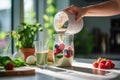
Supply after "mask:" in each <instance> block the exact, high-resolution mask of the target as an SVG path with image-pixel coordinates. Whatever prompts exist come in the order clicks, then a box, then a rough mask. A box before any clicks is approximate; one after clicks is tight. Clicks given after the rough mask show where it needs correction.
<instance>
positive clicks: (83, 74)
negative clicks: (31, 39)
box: [0, 59, 120, 80]
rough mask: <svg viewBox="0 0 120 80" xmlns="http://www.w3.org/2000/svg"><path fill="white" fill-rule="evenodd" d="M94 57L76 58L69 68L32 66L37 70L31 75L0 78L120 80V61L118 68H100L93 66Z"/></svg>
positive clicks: (14, 79)
mask: <svg viewBox="0 0 120 80" xmlns="http://www.w3.org/2000/svg"><path fill="white" fill-rule="evenodd" d="M93 61H94V59H75V60H74V62H73V67H71V68H70V67H69V69H68V68H67V69H65V68H58V67H54V66H49V67H48V68H46V69H40V68H38V67H31V66H28V68H34V69H35V70H36V74H35V75H31V76H12V77H0V80H120V76H119V75H120V61H114V62H115V65H116V68H115V69H109V70H98V69H94V68H93V67H92V62H93Z"/></svg>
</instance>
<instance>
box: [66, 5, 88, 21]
mask: <svg viewBox="0 0 120 80" xmlns="http://www.w3.org/2000/svg"><path fill="white" fill-rule="evenodd" d="M64 11H67V12H70V13H71V14H74V15H75V16H76V17H75V20H76V21H77V22H79V21H80V20H81V19H82V18H83V17H84V15H85V13H86V10H85V9H84V8H81V7H77V6H74V5H72V6H70V7H68V8H65V9H64Z"/></svg>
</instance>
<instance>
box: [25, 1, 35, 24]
mask: <svg viewBox="0 0 120 80" xmlns="http://www.w3.org/2000/svg"><path fill="white" fill-rule="evenodd" d="M35 18H36V13H35V7H34V0H24V20H25V22H29V23H35V22H36V19H35Z"/></svg>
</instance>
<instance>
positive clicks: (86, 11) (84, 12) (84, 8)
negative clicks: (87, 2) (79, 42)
mask: <svg viewBox="0 0 120 80" xmlns="http://www.w3.org/2000/svg"><path fill="white" fill-rule="evenodd" d="M82 12H83V17H84V16H87V14H88V8H87V7H83V8H82Z"/></svg>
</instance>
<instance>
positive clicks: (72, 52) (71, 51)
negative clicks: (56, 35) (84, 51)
mask: <svg viewBox="0 0 120 80" xmlns="http://www.w3.org/2000/svg"><path fill="white" fill-rule="evenodd" d="M68 50H69V52H70V54H71V56H73V54H74V51H73V48H72V46H68Z"/></svg>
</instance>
